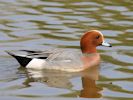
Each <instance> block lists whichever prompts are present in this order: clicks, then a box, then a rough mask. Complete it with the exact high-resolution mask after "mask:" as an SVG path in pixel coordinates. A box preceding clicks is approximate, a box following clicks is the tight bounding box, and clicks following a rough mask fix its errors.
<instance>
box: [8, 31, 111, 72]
mask: <svg viewBox="0 0 133 100" xmlns="http://www.w3.org/2000/svg"><path fill="white" fill-rule="evenodd" d="M97 46H107V47H112V46H111V44H109V43H107V42H105V41H104V36H103V34H102V33H101V32H100V31H98V30H91V31H87V32H85V33H84V35H83V36H82V37H81V39H80V47H81V51H72V50H63V49H52V50H45V51H32V50H19V52H22V53H20V54H17V53H16V51H15V53H13V52H9V51H7V53H8V54H9V55H11V56H13V57H14V58H15V59H16V60H17V61H18V62H19V63H20V65H21V66H23V67H26V68H31V69H35V70H42V69H50V70H61V71H67V72H80V71H84V70H86V69H88V68H89V67H91V66H95V65H98V64H99V61H100V56H99V54H98V53H97V50H96V47H97Z"/></svg>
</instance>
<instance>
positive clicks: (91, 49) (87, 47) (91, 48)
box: [81, 46, 97, 53]
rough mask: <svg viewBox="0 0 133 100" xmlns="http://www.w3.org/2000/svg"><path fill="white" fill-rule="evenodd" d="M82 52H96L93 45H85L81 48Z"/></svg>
mask: <svg viewBox="0 0 133 100" xmlns="http://www.w3.org/2000/svg"><path fill="white" fill-rule="evenodd" d="M81 50H82V53H97V50H96V47H95V46H86V47H84V48H81Z"/></svg>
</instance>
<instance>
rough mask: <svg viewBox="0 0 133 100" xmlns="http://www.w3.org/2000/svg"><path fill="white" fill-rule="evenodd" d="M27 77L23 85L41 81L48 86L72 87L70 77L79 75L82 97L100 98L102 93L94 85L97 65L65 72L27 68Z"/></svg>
mask: <svg viewBox="0 0 133 100" xmlns="http://www.w3.org/2000/svg"><path fill="white" fill-rule="evenodd" d="M27 71H28V72H27V75H28V76H27V77H28V79H27V80H26V81H25V83H24V84H25V85H27V86H29V84H30V82H43V83H45V84H47V85H48V86H49V87H56V88H65V89H72V87H73V85H72V83H71V81H70V79H72V78H74V77H81V80H82V81H81V82H82V90H81V91H80V94H79V96H80V97H84V98H100V97H101V96H102V95H101V94H100V91H101V90H102V89H100V88H98V87H97V85H96V80H98V76H99V67H98V66H95V67H92V68H90V69H89V70H88V71H84V72H80V73H66V72H61V71H51V70H39V71H37V70H32V69H28V70H27Z"/></svg>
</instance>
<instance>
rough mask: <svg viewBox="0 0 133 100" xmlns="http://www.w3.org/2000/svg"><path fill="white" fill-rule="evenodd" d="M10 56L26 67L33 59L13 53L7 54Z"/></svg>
mask: <svg viewBox="0 0 133 100" xmlns="http://www.w3.org/2000/svg"><path fill="white" fill-rule="evenodd" d="M7 53H8V54H9V55H11V56H13V57H14V58H15V59H16V60H17V61H18V62H19V63H20V65H21V66H23V67H26V65H27V64H28V63H29V62H30V61H31V60H32V58H28V57H23V56H19V55H15V54H13V53H10V52H7Z"/></svg>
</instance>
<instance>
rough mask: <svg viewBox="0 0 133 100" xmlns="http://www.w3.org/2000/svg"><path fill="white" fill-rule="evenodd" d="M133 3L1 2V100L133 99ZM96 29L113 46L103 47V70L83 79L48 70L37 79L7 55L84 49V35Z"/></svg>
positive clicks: (69, 0) (108, 0)
mask: <svg viewBox="0 0 133 100" xmlns="http://www.w3.org/2000/svg"><path fill="white" fill-rule="evenodd" d="M132 5H133V2H132V0H123V1H121V0H0V49H1V51H0V73H1V75H0V99H1V100H9V99H10V100H11V99H12V100H20V99H22V100H23V99H26V100H29V99H31V100H33V99H37V100H44V99H46V100H47V99H48V100H49V99H50V100H51V99H57V100H60V99H61V100H62V99H70V100H74V99H75V100H78V99H83V100H84V99H86V98H90V100H92V98H99V99H102V100H104V99H105V100H125V99H126V100H132V99H133V29H132V28H133V12H132V9H133V8H132ZM92 29H97V30H100V31H101V32H102V33H103V34H104V36H105V39H106V41H108V42H110V43H112V45H113V47H112V48H106V47H98V52H99V53H100V54H101V59H102V60H101V64H100V69H99V68H94V69H92V70H93V71H90V72H88V73H83V75H82V74H81V73H76V74H70V73H62V72H51V71H44V72H43V71H42V72H38V73H37V76H34V77H32V75H29V73H28V72H27V70H26V69H23V68H21V67H19V64H18V63H17V62H16V61H15V60H14V59H13V58H12V57H10V56H9V55H7V54H6V53H5V52H4V51H5V50H19V49H36V50H45V49H49V48H65V49H67V48H69V49H71V50H74V49H79V40H80V37H81V36H82V34H83V33H84V32H85V31H88V30H92ZM91 72H92V73H91ZM40 73H41V75H40ZM91 74H93V75H91ZM39 75H40V76H39Z"/></svg>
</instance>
